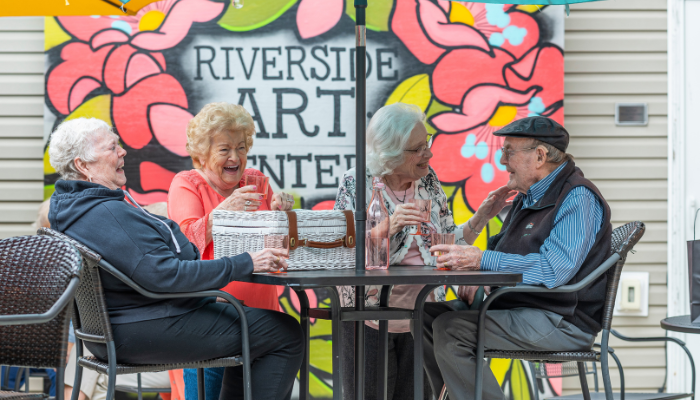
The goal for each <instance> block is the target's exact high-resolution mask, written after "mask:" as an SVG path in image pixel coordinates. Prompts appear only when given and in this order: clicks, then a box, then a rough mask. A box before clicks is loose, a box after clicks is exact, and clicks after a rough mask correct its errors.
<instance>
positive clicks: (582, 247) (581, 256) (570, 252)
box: [481, 163, 603, 289]
mask: <svg viewBox="0 0 700 400" xmlns="http://www.w3.org/2000/svg"><path fill="white" fill-rule="evenodd" d="M565 165H566V163H564V164H562V165H560V166H559V167H558V168H557V169H556V170H554V171H553V172H552V173H550V174H549V175H547V176H546V177H545V178H544V179H542V180H541V181H539V182H537V183H535V184H534V185H532V186H531V187H530V189H528V191H527V194H526V195H525V198H524V199H523V208H525V207H530V206H531V205H533V204H535V203H536V202H537V201H538V200H539V199H540V198H541V197H542V196H543V195H544V193H545V192H546V191H547V189H548V188H549V186H550V185H551V184H552V182H553V181H554V178H556V176H557V175H558V174H559V172H560V171H561V170H562V168H564V166H565ZM602 224H603V207H602V205H601V204H600V201H599V200H598V198H597V197H596V196H595V195H594V194H593V192H591V191H590V190H589V189H588V188H586V187H583V186H579V187H577V188H574V189H573V190H571V191H570V192H569V194H568V195H567V196H566V198H565V199H564V202H563V203H562V204H561V207H560V208H559V211H558V212H557V215H556V216H555V217H554V228H553V229H552V233H550V235H549V237H548V238H547V239H545V241H544V243H543V244H542V247H540V251H539V253H531V254H528V255H525V256H521V255H519V254H509V253H502V252H500V251H488V250H487V251H484V254H483V255H482V258H481V269H482V270H486V271H502V272H510V273H520V274H523V283H524V284H527V285H544V286H546V287H548V288H550V289H551V288H555V287H557V286H561V285H564V284H566V283H567V282H569V281H570V280H571V278H573V277H574V275H576V272H578V270H579V268H581V264H583V261H584V260H585V259H586V256H587V255H588V252H589V251H590V250H591V248H592V247H593V243H594V242H595V238H596V235H597V234H598V231H599V230H600V228H601V226H602Z"/></svg>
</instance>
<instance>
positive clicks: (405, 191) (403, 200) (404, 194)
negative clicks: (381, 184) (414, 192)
mask: <svg viewBox="0 0 700 400" xmlns="http://www.w3.org/2000/svg"><path fill="white" fill-rule="evenodd" d="M385 181H386V179H385ZM386 187H388V188H389V190H391V194H393V195H394V197H396V200H399V196H397V195H396V193H394V191H393V190H392V189H391V186H389V182H387V183H386ZM409 189H410V186H409ZM407 193H408V189H406V190H404V191H403V199H401V200H399V202H400V203H402V204H403V203H404V202H405V201H406V194H407Z"/></svg>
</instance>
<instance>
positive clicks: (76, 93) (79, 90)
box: [68, 78, 102, 111]
mask: <svg viewBox="0 0 700 400" xmlns="http://www.w3.org/2000/svg"><path fill="white" fill-rule="evenodd" d="M100 86H102V84H101V83H100V82H98V81H97V80H96V79H94V78H81V79H80V80H79V81H78V82H77V83H76V84H75V85H74V86H73V88H71V91H70V97H69V100H68V106H69V108H70V110H71V111H73V110H75V109H76V108H78V107H79V106H80V105H81V104H83V100H85V98H86V97H87V95H88V94H90V92H92V91H93V90H95V89H97V88H99V87H100Z"/></svg>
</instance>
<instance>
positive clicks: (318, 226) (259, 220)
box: [211, 210, 355, 271]
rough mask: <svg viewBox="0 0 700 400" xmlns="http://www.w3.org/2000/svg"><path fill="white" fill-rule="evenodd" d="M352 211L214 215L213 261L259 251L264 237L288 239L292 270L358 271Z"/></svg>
mask: <svg viewBox="0 0 700 400" xmlns="http://www.w3.org/2000/svg"><path fill="white" fill-rule="evenodd" d="M354 219H355V217H354V214H353V213H352V212H351V211H311V210H295V211H288V212H282V211H256V212H244V211H214V224H213V226H212V230H211V231H212V238H213V240H214V257H215V258H220V257H226V256H234V255H236V254H241V253H244V252H256V251H260V250H262V249H263V247H264V239H263V238H264V236H265V235H275V234H276V235H289V260H287V263H288V265H289V270H290V271H291V270H313V269H343V268H355V220H354Z"/></svg>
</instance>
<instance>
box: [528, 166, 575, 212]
mask: <svg viewBox="0 0 700 400" xmlns="http://www.w3.org/2000/svg"><path fill="white" fill-rule="evenodd" d="M566 164H568V162H565V163H563V164H562V165H560V166H559V167H557V169H555V170H554V171H552V172H551V173H550V174H549V175H547V176H545V177H544V179H542V180H541V181H539V182H537V183H535V184H534V185H532V186H530V189H528V190H527V194H526V195H525V199H523V208H524V207H530V206H532V205H533V204H535V203H537V201H538V200H539V199H540V198H541V197H542V196H544V194H545V192H546V191H547V189H549V186H550V185H551V184H552V182H554V178H556V177H557V175H559V172H560V171H561V170H562V169H564V166H566Z"/></svg>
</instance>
